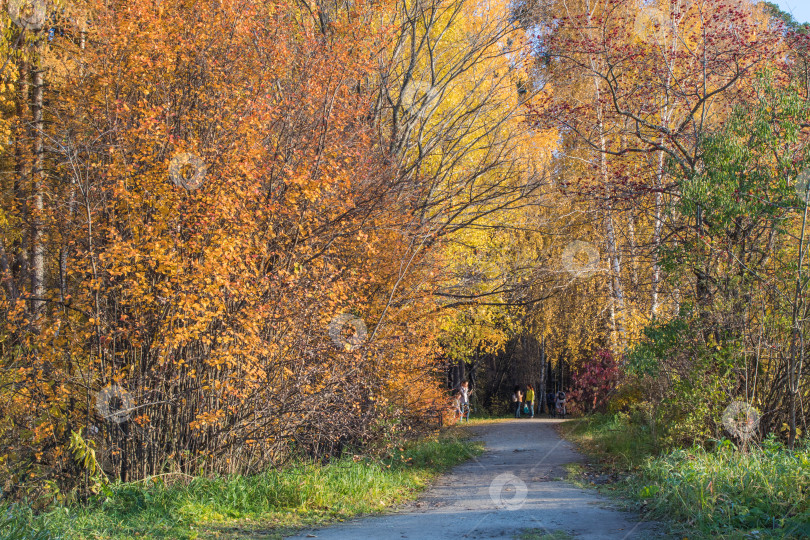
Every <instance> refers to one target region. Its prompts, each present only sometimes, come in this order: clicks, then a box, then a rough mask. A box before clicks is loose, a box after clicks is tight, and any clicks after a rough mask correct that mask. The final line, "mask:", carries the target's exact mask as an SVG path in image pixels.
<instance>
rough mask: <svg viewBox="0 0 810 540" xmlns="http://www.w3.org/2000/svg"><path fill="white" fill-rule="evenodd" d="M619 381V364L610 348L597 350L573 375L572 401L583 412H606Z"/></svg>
mask: <svg viewBox="0 0 810 540" xmlns="http://www.w3.org/2000/svg"><path fill="white" fill-rule="evenodd" d="M618 383H619V365H618V363H617V362H616V359H615V358H614V356H613V353H612V352H611V351H609V350H600V351H597V352H596V353H595V354H594V355H593V357H591V359H590V360H587V361H586V362H584V363H583V364H582V365H581V366H580V367H579V368H578V369H576V370H575V372H574V373H573V376H572V391H571V394H570V398H571V401H573V402H574V403H576V405H575V409H579V410H580V411H582V412H604V411H605V410H606V408H607V405H608V401H609V400H610V396H611V395H612V394H613V392H614V390H615V389H616V386H617V384H618Z"/></svg>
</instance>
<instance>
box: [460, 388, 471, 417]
mask: <svg viewBox="0 0 810 540" xmlns="http://www.w3.org/2000/svg"><path fill="white" fill-rule="evenodd" d="M458 390H459V392H460V393H461V419H462V420H466V421H467V422H469V421H470V383H468V382H467V381H464V382H463V383H461V386H460V387H459V389H458Z"/></svg>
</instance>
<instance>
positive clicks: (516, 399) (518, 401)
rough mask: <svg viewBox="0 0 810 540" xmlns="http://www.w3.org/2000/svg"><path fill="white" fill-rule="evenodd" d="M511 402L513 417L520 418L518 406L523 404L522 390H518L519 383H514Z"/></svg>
mask: <svg viewBox="0 0 810 540" xmlns="http://www.w3.org/2000/svg"><path fill="white" fill-rule="evenodd" d="M512 404H513V405H515V418H520V407H521V406H522V405H523V392H521V391H520V385H519V384H516V385H515V391H514V392H513V393H512Z"/></svg>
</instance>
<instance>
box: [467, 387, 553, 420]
mask: <svg viewBox="0 0 810 540" xmlns="http://www.w3.org/2000/svg"><path fill="white" fill-rule="evenodd" d="M471 393H472V391H471V390H470V383H469V382H467V381H463V382H462V383H461V384H460V385H459V386H457V387H456V388H455V389H454V390H453V417H454V420H455V422H458V421H461V420H467V421H469V420H470V394H471ZM545 397H546V405H547V407H548V411H549V413H550V414H551V415H552V416H562V417H565V392H564V391H563V390H560V391H559V392H557V393H554V392H549V393H548V394H546V396H545ZM537 399H538V397H537V394H536V393H535V391H534V387H533V386H532V385H531V384H527V385H526V391H525V393H524V392H523V388H522V387H521V386H520V385H519V384H516V385H515V390H514V392H513V393H512V405H513V406H514V408H515V418H520V417H521V413H522V414H526V415H530V417H531V418H534V410H535V407H534V403H535V400H537ZM541 410H542V404H541V403H540V402H539V401H538V404H537V412H538V413H539V412H540V411H541Z"/></svg>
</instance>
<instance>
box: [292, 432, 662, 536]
mask: <svg viewBox="0 0 810 540" xmlns="http://www.w3.org/2000/svg"><path fill="white" fill-rule="evenodd" d="M557 422H559V420H551V419H545V418H543V419H540V418H535V419H520V420H505V421H503V422H499V423H495V424H487V425H480V426H473V427H471V428H470V429H471V430H473V433H474V434H475V436H476V438H480V439H482V440H483V441H484V442H485V444H486V449H487V451H486V452H485V453H484V454H482V455H481V456H479V457H478V458H475V459H472V460H470V461H468V462H467V463H464V464H462V465H459V466H458V467H455V468H454V469H453V470H452V471H450V472H449V473H448V474H445V475H443V476H441V477H440V478H439V479H437V481H436V483H435V484H434V485H433V487H431V488H430V489H428V490H427V491H426V492H425V493H424V494H423V495H422V497H421V498H420V499H419V500H418V501H416V502H414V503H411V504H408V505H406V506H403V507H400V508H398V509H397V510H395V511H393V512H392V513H389V514H385V515H382V516H375V517H366V518H360V519H357V520H353V521H349V522H346V523H341V524H339V525H336V526H332V527H328V528H325V529H319V530H313V531H304V532H303V533H301V536H297V537H295V538H302V539H303V538H313V537H314V538H321V539H328V540H355V539H358V538H374V539H381V540H385V539H397V540H399V539H402V538H409V539H422V538H425V539H445V538H446V539H454V540H457V539H459V538H504V537H506V538H515V537H517V536H519V535H520V534H521V533H522V532H524V531H526V530H534V532H536V533H539V534H541V535H542V534H543V533H549V534H550V533H555V532H557V533H562V532H565V533H567V534H569V535H570V537H573V538H576V539H591V540H597V539H599V540H602V539H605V540H607V539H617V540H619V539H625V538H653V537H655V529H654V527H653V525H652V524H649V523H641V522H638V521H636V520H635V519H636V516H634V515H632V514H630V513H627V512H622V511H619V510H616V509H615V508H611V506H610V501H609V499H605V498H604V497H602V496H600V495H599V494H597V493H596V492H594V491H591V490H584V489H580V488H577V487H575V486H573V485H571V484H569V483H567V482H563V481H562V480H561V478H563V477H564V476H565V474H566V473H565V468H564V465H565V464H567V463H573V462H581V461H582V460H583V458H582V456H581V455H579V454H577V453H576V451H575V450H574V448H573V446H572V445H571V444H570V443H568V442H567V441H564V440H562V439H560V437H559V435H557V432H556V431H555V430H554V427H553V424H555V423H557ZM541 538H542V536H541Z"/></svg>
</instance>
